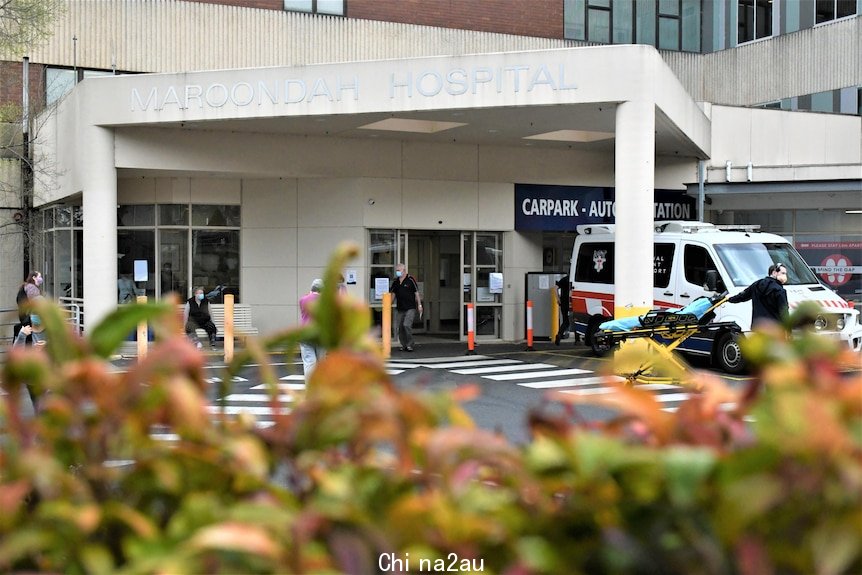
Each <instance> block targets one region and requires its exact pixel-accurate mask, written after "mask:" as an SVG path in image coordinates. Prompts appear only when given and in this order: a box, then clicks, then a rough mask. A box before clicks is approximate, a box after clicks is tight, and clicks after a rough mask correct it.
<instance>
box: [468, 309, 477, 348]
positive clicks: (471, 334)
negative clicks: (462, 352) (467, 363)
mask: <svg viewBox="0 0 862 575" xmlns="http://www.w3.org/2000/svg"><path fill="white" fill-rule="evenodd" d="M474 324H475V321H474V318H473V304H472V303H468V304H467V355H476V350H475V347H476V328H475V327H474Z"/></svg>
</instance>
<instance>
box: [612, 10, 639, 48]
mask: <svg viewBox="0 0 862 575" xmlns="http://www.w3.org/2000/svg"><path fill="white" fill-rule="evenodd" d="M613 10H614V11H613V26H614V38H613V42H614V44H631V43H632V39H633V35H632V33H633V27H634V4H633V2H632V0H617V1H616V2H614V8H613Z"/></svg>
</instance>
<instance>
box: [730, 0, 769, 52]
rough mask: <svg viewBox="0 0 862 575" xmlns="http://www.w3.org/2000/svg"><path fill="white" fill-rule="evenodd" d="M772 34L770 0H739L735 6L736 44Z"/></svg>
mask: <svg viewBox="0 0 862 575" xmlns="http://www.w3.org/2000/svg"><path fill="white" fill-rule="evenodd" d="M768 36H772V2H771V0H739V4H738V8H737V36H736V41H737V43H738V44H742V43H744V42H750V41H752V40H756V39H758V38H766V37H768Z"/></svg>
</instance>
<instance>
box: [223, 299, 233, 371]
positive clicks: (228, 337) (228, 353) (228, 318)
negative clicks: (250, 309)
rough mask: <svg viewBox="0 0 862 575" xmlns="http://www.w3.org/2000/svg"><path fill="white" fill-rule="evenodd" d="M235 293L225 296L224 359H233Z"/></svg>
mask: <svg viewBox="0 0 862 575" xmlns="http://www.w3.org/2000/svg"><path fill="white" fill-rule="evenodd" d="M233 311H234V309H233V294H230V293H229V294H225V296H224V360H225V362H226V363H229V362H231V361H233Z"/></svg>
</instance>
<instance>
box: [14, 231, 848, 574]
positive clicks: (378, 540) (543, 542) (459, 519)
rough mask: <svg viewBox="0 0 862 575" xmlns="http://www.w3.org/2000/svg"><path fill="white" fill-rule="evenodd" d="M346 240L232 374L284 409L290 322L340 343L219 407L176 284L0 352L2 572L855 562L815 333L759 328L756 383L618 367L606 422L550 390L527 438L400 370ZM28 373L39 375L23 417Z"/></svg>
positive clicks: (837, 410)
mask: <svg viewBox="0 0 862 575" xmlns="http://www.w3.org/2000/svg"><path fill="white" fill-rule="evenodd" d="M353 255H355V248H349V247H344V248H342V249H340V250H339V251H338V253H337V254H336V255H335V256H334V258H333V261H332V263H331V264H330V266H329V268H328V270H327V275H326V280H325V284H326V286H327V287H326V288H325V289H324V292H323V293H322V295H321V298H320V300H319V305H318V307H317V308H316V310H315V314H314V317H315V322H314V323H312V324H311V325H308V326H304V327H302V328H297V329H294V330H287V331H284V332H281V333H277V334H273V335H272V336H270V337H268V338H266V339H263V340H260V341H250V342H249V343H248V345H247V346H246V347H245V348H244V349H243V350H241V351H240V353H238V354H237V356H236V358H235V359H234V361H233V362H232V364H231V365H230V367H229V369H228V370H227V372H226V373H225V374H224V376H223V377H222V378H221V379H222V381H230V376H231V375H233V374H235V373H237V372H238V371H239V369H240V368H241V367H243V366H244V365H247V364H249V363H255V364H258V365H260V366H261V367H260V368H259V369H260V370H261V373H260V376H261V378H262V379H263V381H264V382H266V383H267V385H268V386H269V388H270V390H271V401H272V402H273V405H274V406H276V407H283V404H281V403H279V399H278V398H279V395H282V394H284V393H285V392H284V391H280V390H279V389H278V386H277V379H276V377H275V375H274V373H273V372H272V370H271V368H270V367H269V366H268V362H267V360H268V359H269V358H270V354H272V353H284V354H285V355H286V356H287V357H289V358H291V359H292V358H293V355H294V353H295V347H296V344H297V342H298V341H300V340H311V341H316V342H317V343H320V344H322V345H325V346H326V347H329V348H330V349H331V350H332V351H331V352H330V353H329V354H328V355H327V357H326V359H325V360H324V361H322V362H321V363H320V364H319V366H318V368H317V369H316V370H315V372H314V374H313V376H312V378H311V380H310V381H309V383H308V387H307V390H306V392H305V394H304V395H303V396H302V397H296V401H295V402H293V405H292V410H290V411H289V412H285V413H283V414H282V415H279V416H277V418H276V423H275V425H274V426H272V427H270V428H266V429H256V428H255V426H254V421H253V419H252V418H249V417H245V416H241V417H238V418H230V417H227V416H225V415H224V414H222V413H217V414H216V415H215V416H213V415H211V414H209V413H208V411H207V409H206V406H207V391H208V389H207V386H208V384H207V383H206V382H205V379H204V372H203V360H202V357H201V355H200V354H199V353H198V352H197V351H196V350H194V349H193V348H192V347H191V346H190V345H189V344H188V342H187V341H186V340H185V338H184V337H182V335H180V333H181V326H180V325H179V320H178V319H177V318H176V312H175V310H176V306H175V305H172V304H170V303H167V304H150V305H146V306H130V307H127V308H124V309H122V310H118V311H117V312H115V313H114V314H112V315H111V316H109V317H108V318H107V319H106V320H105V321H103V322H102V323H101V324H100V325H99V326H98V327H96V328H95V329H93V330H92V333H91V334H90V336H89V338H88V339H81V338H78V337H77V336H75V335H74V334H72V333H71V332H69V331H67V330H66V328H65V326H64V324H63V322H62V317H61V315H60V314H59V312H58V311H57V310H56V309H53V308H47V307H46V309H43V310H41V311H42V315H43V316H44V318H45V319H44V321H45V323H46V326H47V332H48V334H49V342H50V343H49V345H48V346H47V348H46V349H44V350H38V349H14V350H12V352H11V353H10V355H9V358H8V361H7V363H6V365H5V366H4V368H3V386H4V388H5V389H6V390H7V391H8V392H9V394H8V395H6V396H5V397H4V400H5V401H4V402H3V407H2V412H0V417H2V418H3V419H4V421H5V429H4V430H3V437H2V439H3V444H2V451H0V570H2V571H4V572H7V571H12V572H15V571H17V572H64V573H130V574H131V573H171V574H173V573H334V572H345V573H375V572H385V571H396V569H395V568H401V570H403V571H405V572H422V570H424V572H433V571H434V570H437V569H438V568H444V567H452V568H456V569H458V570H460V571H471V570H473V571H475V572H483V573H506V574H509V575H512V574H529V573H560V574H564V573H565V574H572V573H589V574H597V573H598V574H600V573H686V574H689V573H704V574H724V573H740V574H761V573H776V574H778V573H800V574H802V573H806V574H807V573H824V574H832V573H857V572H860V571H862V559H860V540H859V533H860V529H862V505H860V504H862V501H860V498H862V495H860V494H862V459H860V456H862V453H860V440H862V414H860V410H862V404H860V401H859V398H860V397H862V394H860V392H862V381H860V380H859V378H858V377H855V378H854V377H852V376H848V375H847V374H845V373H843V372H842V371H841V369H840V365H841V361H842V360H841V358H840V356H839V354H838V353H837V351H836V350H835V348H834V347H832V346H831V345H827V344H826V343H824V341H823V340H822V339H817V340H814V339H811V338H810V336H803V337H802V338H801V339H798V340H793V341H785V340H784V339H782V337H781V336H780V335H778V334H770V333H763V334H758V335H756V336H755V337H753V338H751V340H750V341H749V342H747V347H746V350H745V351H746V353H747V355H748V356H749V357H752V358H753V359H754V361H755V364H756V365H757V367H756V369H757V377H756V378H755V379H754V382H753V383H752V384H751V385H750V386H749V387H748V388H746V389H745V390H743V391H742V392H741V393H739V392H736V391H734V390H731V389H728V388H726V387H725V386H724V385H722V384H721V383H720V382H719V381H718V380H717V379H716V378H714V377H713V376H709V375H704V374H693V375H692V377H695V378H696V379H697V383H698V385H699V386H700V387H702V388H703V390H704V393H702V394H699V395H695V396H693V397H692V399H690V400H689V401H688V402H686V403H685V404H683V406H682V407H681V408H680V409H679V411H678V412H676V413H667V412H664V411H661V409H660V408H659V406H658V404H657V403H656V402H655V400H654V399H652V397H651V396H650V395H649V394H648V393H646V392H644V391H641V390H639V389H637V387H635V388H630V387H624V386H619V387H618V388H617V389H616V393H614V394H611V395H610V396H609V398H608V400H607V401H610V402H612V405H613V406H614V408H615V409H616V410H618V411H619V413H620V415H619V417H616V418H614V419H613V420H611V421H608V422H606V423H601V424H595V423H593V424H586V423H583V422H580V421H579V420H578V418H577V417H575V416H574V413H575V411H574V410H575V408H574V406H571V405H569V406H568V409H567V410H562V411H561V410H559V409H552V408H551V407H550V406H549V408H548V409H543V410H539V411H536V412H535V413H533V414H531V416H530V420H529V425H530V429H531V431H532V434H533V440H532V441H531V442H530V443H529V444H528V445H524V446H515V445H512V444H510V443H508V442H507V441H506V440H505V439H503V438H502V437H500V436H498V435H495V434H493V433H490V432H488V431H484V430H481V429H477V428H476V427H475V426H474V425H473V424H472V422H471V421H470V419H469V417H468V416H467V415H466V413H465V412H464V411H463V409H462V408H461V407H460V402H461V401H463V400H465V399H469V398H470V397H472V396H473V395H474V394H475V393H477V389H476V388H472V387H467V388H461V389H459V390H458V391H457V392H455V393H454V394H450V395H444V394H427V393H415V392H403V391H399V390H398V389H397V388H396V387H395V386H394V385H393V384H392V382H391V380H390V379H389V377H388V376H387V375H386V372H385V369H384V367H383V362H382V358H381V357H380V356H379V354H378V352H377V348H376V344H375V342H374V341H373V339H371V337H370V335H369V334H370V327H371V325H370V324H371V322H370V314H369V310H368V309H367V307H366V306H364V305H363V304H361V303H359V302H354V301H351V300H347V299H340V298H339V297H338V296H337V295H336V293H335V290H334V286H335V285H336V283H337V275H338V270H340V269H341V268H342V267H343V265H344V263H345V262H346V261H347V258H349V257H353ZM140 321H149V322H151V323H152V324H153V325H154V326H156V331H157V336H158V337H157V342H156V343H155V344H154V346H153V347H152V349H151V352H150V353H149V354H148V355H147V356H146V358H144V359H142V360H141V361H140V362H138V363H137V364H135V365H133V366H132V367H131V368H130V370H129V371H128V372H126V373H115V372H114V371H112V370H111V369H110V365H109V364H108V363H107V362H106V361H105V358H107V357H109V356H110V355H111V353H113V351H114V350H115V349H116V348H117V346H118V345H119V344H120V342H121V341H122V340H123V338H124V337H125V335H126V334H127V333H128V332H129V331H130V330H131V329H132V328H133V327H134V326H135V325H136V324H137V323H138V322H140ZM850 359H851V360H854V361H858V357H857V358H850ZM25 384H29V385H30V386H31V387H32V388H33V389H34V391H35V392H36V393H38V394H40V396H41V399H40V409H39V411H38V413H37V414H36V416H35V417H33V418H31V419H26V418H22V417H21V415H20V410H19V405H18V402H19V400H20V398H21V397H22V395H21V389H22V388H21V386H23V385H25ZM226 392H227V388H226V387H225V388H224V389H221V390H220V391H219V393H220V394H221V395H224V393H226ZM567 397H569V398H570V399H571V396H567ZM728 402H733V404H734V407H733V408H730V409H728V408H727V406H726V404H727V403H728ZM555 405H558V404H555ZM567 405H568V404H567ZM747 419H749V420H750V421H748V420H747ZM154 429H157V430H164V429H170V431H171V432H173V433H175V434H176V436H177V438H176V440H175V441H172V442H165V441H161V440H158V439H154V438H153V437H152V431H153V430H154ZM397 561H400V563H397ZM420 569H421V570H420Z"/></svg>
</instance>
